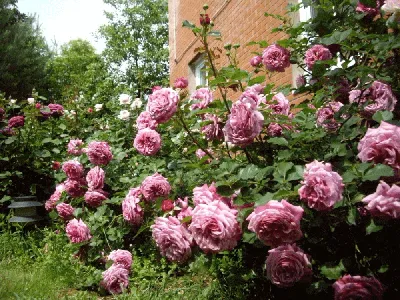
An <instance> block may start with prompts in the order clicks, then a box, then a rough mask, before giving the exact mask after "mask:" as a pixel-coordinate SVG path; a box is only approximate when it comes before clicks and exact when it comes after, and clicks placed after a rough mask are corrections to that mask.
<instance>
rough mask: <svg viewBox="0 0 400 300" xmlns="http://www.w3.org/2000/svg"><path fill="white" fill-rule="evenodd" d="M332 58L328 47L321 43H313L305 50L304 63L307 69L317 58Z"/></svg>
mask: <svg viewBox="0 0 400 300" xmlns="http://www.w3.org/2000/svg"><path fill="white" fill-rule="evenodd" d="M331 58H332V53H331V52H330V51H329V49H328V48H326V47H324V46H322V45H314V46H312V47H311V48H310V49H308V50H307V51H306V54H305V58H304V63H305V64H306V65H307V68H308V69H310V70H311V69H312V68H313V67H314V64H315V62H316V61H318V60H329V59H331Z"/></svg>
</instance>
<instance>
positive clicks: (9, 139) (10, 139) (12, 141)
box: [4, 136, 17, 145]
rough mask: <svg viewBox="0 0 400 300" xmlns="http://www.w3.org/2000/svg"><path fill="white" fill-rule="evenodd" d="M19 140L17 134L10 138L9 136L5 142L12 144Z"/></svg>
mask: <svg viewBox="0 0 400 300" xmlns="http://www.w3.org/2000/svg"><path fill="white" fill-rule="evenodd" d="M16 140H17V137H16V136H10V137H9V138H7V139H6V140H5V141H4V143H6V145H9V144H12V143H14V142H15V141H16Z"/></svg>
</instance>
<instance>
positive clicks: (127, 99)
mask: <svg viewBox="0 0 400 300" xmlns="http://www.w3.org/2000/svg"><path fill="white" fill-rule="evenodd" d="M118 100H119V104H120V105H129V104H130V103H131V96H129V95H127V94H121V95H119V98H118Z"/></svg>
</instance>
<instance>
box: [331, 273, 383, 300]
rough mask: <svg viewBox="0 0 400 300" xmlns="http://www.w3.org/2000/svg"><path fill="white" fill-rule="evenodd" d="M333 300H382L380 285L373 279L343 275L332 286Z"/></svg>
mask: <svg viewBox="0 0 400 300" xmlns="http://www.w3.org/2000/svg"><path fill="white" fill-rule="evenodd" d="M332 287H333V289H334V290H335V300H346V299H365V300H368V299H370V300H380V299H383V287H382V284H381V283H380V282H379V281H378V280H377V279H376V278H375V277H365V276H351V275H344V276H343V277H342V278H339V279H338V280H337V281H336V282H335V283H334V284H333V285H332Z"/></svg>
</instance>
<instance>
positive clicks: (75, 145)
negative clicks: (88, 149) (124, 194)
mask: <svg viewBox="0 0 400 300" xmlns="http://www.w3.org/2000/svg"><path fill="white" fill-rule="evenodd" d="M82 146H83V142H82V140H78V139H77V140H70V141H69V143H68V146H67V151H68V153H69V154H71V155H81V154H82V153H83V149H82Z"/></svg>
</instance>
